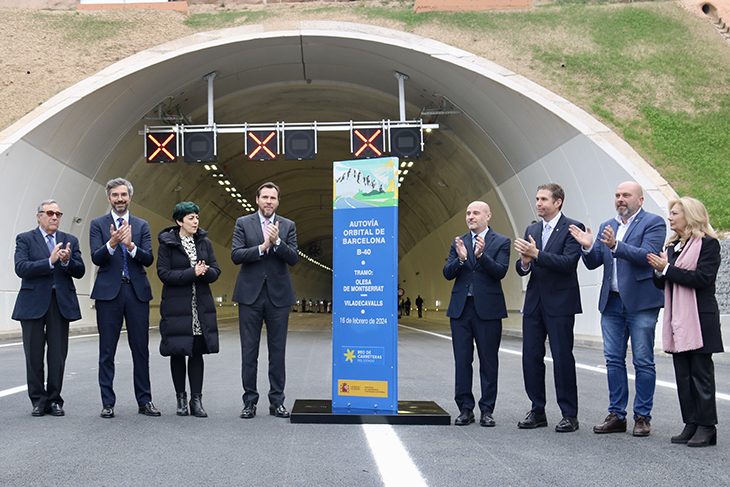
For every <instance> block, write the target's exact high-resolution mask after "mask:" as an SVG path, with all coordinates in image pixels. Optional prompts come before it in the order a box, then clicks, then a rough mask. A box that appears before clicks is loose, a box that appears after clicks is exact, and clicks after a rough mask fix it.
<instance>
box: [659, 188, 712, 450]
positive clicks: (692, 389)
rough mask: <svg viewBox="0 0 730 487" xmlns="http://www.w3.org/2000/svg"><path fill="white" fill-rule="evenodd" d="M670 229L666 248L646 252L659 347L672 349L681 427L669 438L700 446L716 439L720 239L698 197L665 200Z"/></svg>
mask: <svg viewBox="0 0 730 487" xmlns="http://www.w3.org/2000/svg"><path fill="white" fill-rule="evenodd" d="M668 220H669V226H670V230H672V231H673V232H674V233H673V234H672V235H671V236H670V237H669V242H668V243H667V246H666V250H665V251H664V252H661V253H660V254H659V255H655V254H648V255H647V258H648V259H649V263H650V264H651V266H652V267H654V269H655V273H654V284H656V286H657V287H660V288H663V289H664V327H663V332H662V341H663V345H664V350H665V351H666V352H668V353H671V354H672V358H673V360H674V374H675V377H676V380H677V393H678V395H679V407H680V409H681V411H682V420H683V421H684V424H685V426H684V430H683V431H682V433H680V434H679V435H677V436H673V437H672V440H671V441H672V443H680V444H686V445H687V446H694V447H703V446H708V445H715V444H717V429H716V426H715V425H716V424H717V408H716V405H715V366H714V363H713V362H712V354H713V353H719V352H722V351H723V346H722V336H721V333H720V312H719V309H718V306H717V301H716V299H715V278H716V277H717V271H718V269H719V268H720V243H719V242H718V241H717V235H716V234H715V231H714V230H713V229H712V226H710V217H709V215H708V213H707V209H706V208H705V205H703V204H702V203H701V202H700V201H698V200H696V199H694V198H689V197H683V198H679V199H678V200H674V201H671V202H670V203H669V218H668Z"/></svg>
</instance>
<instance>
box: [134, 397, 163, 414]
mask: <svg viewBox="0 0 730 487" xmlns="http://www.w3.org/2000/svg"><path fill="white" fill-rule="evenodd" d="M139 414H144V415H145V416H162V413H161V412H159V411H158V410H157V408H156V407H155V405H154V404H152V401H150V402H148V403H147V404H145V405H144V406H140V407H139Z"/></svg>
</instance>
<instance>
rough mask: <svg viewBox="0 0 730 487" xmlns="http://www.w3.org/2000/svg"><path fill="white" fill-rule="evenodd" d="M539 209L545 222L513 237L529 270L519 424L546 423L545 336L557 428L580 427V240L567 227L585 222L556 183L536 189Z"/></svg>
mask: <svg viewBox="0 0 730 487" xmlns="http://www.w3.org/2000/svg"><path fill="white" fill-rule="evenodd" d="M535 199H536V202H535V208H537V215H538V216H539V217H540V218H542V221H539V222H536V223H533V224H532V225H530V226H528V227H527V230H526V231H525V238H524V239H522V238H518V239H517V240H515V250H516V251H517V252H518V253H519V254H520V259H519V260H518V261H517V263H516V267H517V273H518V274H519V275H520V276H526V275H528V274H529V275H530V281H529V282H528V284H527V293H526V294H525V305H524V308H523V315H522V374H523V377H524V380H525V391H526V392H527V396H528V397H529V398H530V401H531V402H532V407H531V409H530V411H529V412H528V413H527V416H526V417H525V419H524V420H522V421H520V422H519V423H518V424H517V426H518V427H519V428H526V429H531V428H538V427H542V426H547V416H546V415H545V338H546V337H549V338H550V352H551V353H552V357H553V372H554V377H555V392H556V396H557V399H558V406H560V411H561V413H562V415H563V418H562V419H561V420H560V422H559V423H558V424H557V426H555V431H557V432H560V433H564V432H571V431H576V430H577V429H578V386H577V384H576V374H575V358H574V357H573V326H574V324H575V315H576V313H582V312H583V310H582V308H581V304H580V289H579V287H578V273H577V270H576V269H577V267H578V260H580V255H581V251H580V244H578V242H577V241H576V240H575V239H574V238H573V237H571V236H570V231H569V230H568V228H569V227H570V225H575V226H576V227H578V228H580V229H584V228H585V227H584V226H583V224H582V223H580V222H578V221H576V220H572V219H570V218H568V217H566V216H565V215H563V213H562V211H561V210H562V207H563V201H564V200H565V191H563V188H561V187H560V185H558V184H555V183H549V184H543V185H540V186H538V188H537V196H536V198H535Z"/></svg>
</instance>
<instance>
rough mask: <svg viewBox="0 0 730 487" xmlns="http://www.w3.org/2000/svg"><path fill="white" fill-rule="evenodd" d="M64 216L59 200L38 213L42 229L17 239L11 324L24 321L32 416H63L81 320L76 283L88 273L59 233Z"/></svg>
mask: <svg viewBox="0 0 730 487" xmlns="http://www.w3.org/2000/svg"><path fill="white" fill-rule="evenodd" d="M62 215H63V213H61V210H60V208H59V207H58V204H57V203H56V201H55V200H45V201H42V202H41V204H40V205H38V211H37V213H36V218H37V220H38V227H36V228H35V229H33V230H31V231H29V232H25V233H21V234H20V235H18V236H17V237H16V239H15V273H16V274H17V275H18V277H20V278H21V279H22V282H21V285H20V291H19V292H18V298H17V299H16V300H15V308H14V309H13V319H14V320H18V321H20V327H21V329H22V330H23V350H24V351H25V368H26V378H27V381H28V396H29V397H30V401H31V403H32V404H33V410H32V411H31V415H33V416H43V415H45V414H46V413H49V414H51V415H52V416H63V415H65V412H64V410H63V404H64V402H63V398H62V397H61V387H62V386H63V371H64V368H65V365H66V356H67V355H68V329H69V322H71V321H76V320H79V319H81V309H80V308H79V300H78V298H77V297H76V287H75V286H74V283H73V280H74V279H81V278H82V277H84V273H85V272H86V268H85V267H84V261H83V259H82V258H81V251H80V250H79V241H78V239H77V238H76V237H74V236H73V235H71V234H69V233H64V232H60V231H58V225H59V223H60V221H61V216H62ZM46 346H47V349H46ZM44 355H45V359H46V362H47V363H48V376H47V378H46V375H45V372H44V370H43V359H44Z"/></svg>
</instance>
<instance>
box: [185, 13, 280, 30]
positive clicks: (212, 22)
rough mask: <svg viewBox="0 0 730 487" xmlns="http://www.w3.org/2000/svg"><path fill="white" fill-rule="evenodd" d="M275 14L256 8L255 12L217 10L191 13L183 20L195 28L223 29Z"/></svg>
mask: <svg viewBox="0 0 730 487" xmlns="http://www.w3.org/2000/svg"><path fill="white" fill-rule="evenodd" d="M274 15H275V14H274V13H273V12H271V11H266V10H258V11H255V12H245V11H244V12H219V13H203V14H192V15H190V17H188V18H187V19H185V21H184V22H183V23H184V24H185V25H187V26H188V27H190V28H193V29H196V30H212V29H224V28H226V27H232V26H234V25H236V24H243V23H249V22H250V23H254V22H261V21H262V20H265V19H267V18H269V17H271V16H274Z"/></svg>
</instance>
